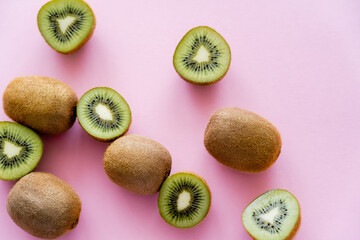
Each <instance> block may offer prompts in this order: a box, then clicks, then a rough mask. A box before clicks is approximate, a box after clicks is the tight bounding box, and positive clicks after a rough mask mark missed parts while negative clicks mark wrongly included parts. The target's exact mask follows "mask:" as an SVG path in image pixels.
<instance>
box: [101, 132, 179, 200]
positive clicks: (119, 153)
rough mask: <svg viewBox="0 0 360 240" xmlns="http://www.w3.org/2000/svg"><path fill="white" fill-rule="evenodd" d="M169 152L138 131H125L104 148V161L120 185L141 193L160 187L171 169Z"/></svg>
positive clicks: (108, 171)
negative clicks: (131, 133) (132, 132)
mask: <svg viewBox="0 0 360 240" xmlns="http://www.w3.org/2000/svg"><path fill="white" fill-rule="evenodd" d="M171 163H172V161H171V156H170V153H169V152H168V150H166V148H165V147H163V146H162V145H161V144H160V143H158V142H156V141H154V140H152V139H149V138H146V137H143V136H139V135H126V136H124V137H121V138H119V139H117V140H115V141H114V142H113V143H111V145H110V146H109V147H108V148H107V149H106V151H105V154H104V160H103V165H104V169H105V172H106V174H107V175H108V176H109V178H110V179H111V180H112V181H113V182H114V183H116V184H118V185H119V186H121V187H123V188H125V189H127V190H129V191H131V192H134V193H137V194H141V195H150V194H154V193H156V192H158V191H159V189H160V186H161V184H162V183H163V182H164V180H165V179H166V178H167V177H168V176H169V174H170V171H171Z"/></svg>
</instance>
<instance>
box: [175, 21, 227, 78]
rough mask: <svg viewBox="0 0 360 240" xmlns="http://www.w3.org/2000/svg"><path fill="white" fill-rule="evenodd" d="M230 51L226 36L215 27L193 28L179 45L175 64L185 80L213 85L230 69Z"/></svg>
mask: <svg viewBox="0 0 360 240" xmlns="http://www.w3.org/2000/svg"><path fill="white" fill-rule="evenodd" d="M230 61H231V52H230V48H229V45H228V44H227V43H226V41H225V39H224V38H223V37H222V36H221V35H220V34H219V33H217V32H216V31H215V30H214V29H212V28H209V27H206V26H200V27H196V28H193V29H191V30H190V31H189V32H187V33H186V34H185V36H184V37H183V38H182V39H181V41H180V42H179V44H178V46H177V47H176V50H175V53H174V58H173V64H174V67H175V70H176V71H177V73H178V74H179V75H180V76H181V77H182V78H183V79H184V80H186V81H188V82H190V83H193V84H197V85H208V84H213V83H215V82H217V81H219V80H220V79H222V78H223V77H224V76H225V74H226V72H227V71H228V69H229V66H230Z"/></svg>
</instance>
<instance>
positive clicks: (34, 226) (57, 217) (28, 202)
mask: <svg viewBox="0 0 360 240" xmlns="http://www.w3.org/2000/svg"><path fill="white" fill-rule="evenodd" d="M6 209H7V212H8V214H9V216H10V217H11V219H12V220H13V221H14V222H15V223H16V225H18V226H19V227H20V228H22V229H23V230H24V231H26V232H28V233H29V234H31V235H33V236H36V237H39V238H46V239H54V238H57V237H60V236H61V235H63V234H65V233H66V232H68V231H70V230H72V229H74V228H75V227H76V226H77V224H78V222H79V217H80V212H81V201H80V198H79V196H78V195H77V194H76V192H75V191H74V189H73V188H72V187H71V186H70V185H69V184H67V183H66V182H64V181H63V180H61V179H59V178H57V177H55V176H54V175H52V174H49V173H43V172H32V173H30V174H28V175H26V176H25V177H23V178H21V179H20V180H19V181H18V182H17V183H16V184H15V185H14V187H13V188H12V189H11V190H10V192H9V195H8V198H7V204H6Z"/></svg>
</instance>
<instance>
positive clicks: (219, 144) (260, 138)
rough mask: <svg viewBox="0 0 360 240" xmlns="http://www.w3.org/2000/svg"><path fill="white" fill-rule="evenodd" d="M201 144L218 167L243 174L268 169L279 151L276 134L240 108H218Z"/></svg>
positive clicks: (274, 130)
mask: <svg viewBox="0 0 360 240" xmlns="http://www.w3.org/2000/svg"><path fill="white" fill-rule="evenodd" d="M204 144H205V147H206V149H207V150H208V152H209V153H210V154H211V155H212V156H213V157H214V158H215V159H216V160H218V161H219V162H220V163H222V164H224V165H226V166H228V167H231V168H234V169H236V170H239V171H244V172H261V171H264V170H266V169H267V168H269V167H270V166H271V165H272V164H273V163H274V162H275V161H276V159H277V158H278V156H279V154H280V151H281V137H280V133H279V131H278V130H277V129H276V128H275V126H274V125H272V124H271V123H270V122H269V121H268V120H266V119H265V118H263V117H261V116H259V115H257V114H255V113H253V112H250V111H247V110H244V109H240V108H235V107H234V108H222V109H219V110H218V111H216V112H215V113H214V114H213V115H212V116H211V118H210V120H209V123H208V125H207V127H206V130H205V137H204Z"/></svg>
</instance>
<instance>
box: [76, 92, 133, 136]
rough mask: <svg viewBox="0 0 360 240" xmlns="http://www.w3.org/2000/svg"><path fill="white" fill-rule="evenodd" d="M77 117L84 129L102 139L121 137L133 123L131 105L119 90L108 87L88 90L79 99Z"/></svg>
mask: <svg viewBox="0 0 360 240" xmlns="http://www.w3.org/2000/svg"><path fill="white" fill-rule="evenodd" d="M77 117H78V120H79V123H80V125H81V126H82V127H83V128H84V130H85V131H86V132H87V133H88V134H89V135H90V136H92V137H94V138H95V139H97V140H100V141H111V140H114V139H116V138H118V137H120V136H121V135H123V134H125V133H126V132H127V130H128V129H129V126H130V123H131V111H130V107H129V105H128V104H127V102H126V101H125V99H124V98H123V97H122V96H121V95H120V94H119V93H118V92H116V91H115V90H113V89H111V88H107V87H97V88H93V89H91V90H89V91H87V92H86V93H85V94H84V95H83V96H82V97H81V98H80V100H79V103H78V106H77Z"/></svg>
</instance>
